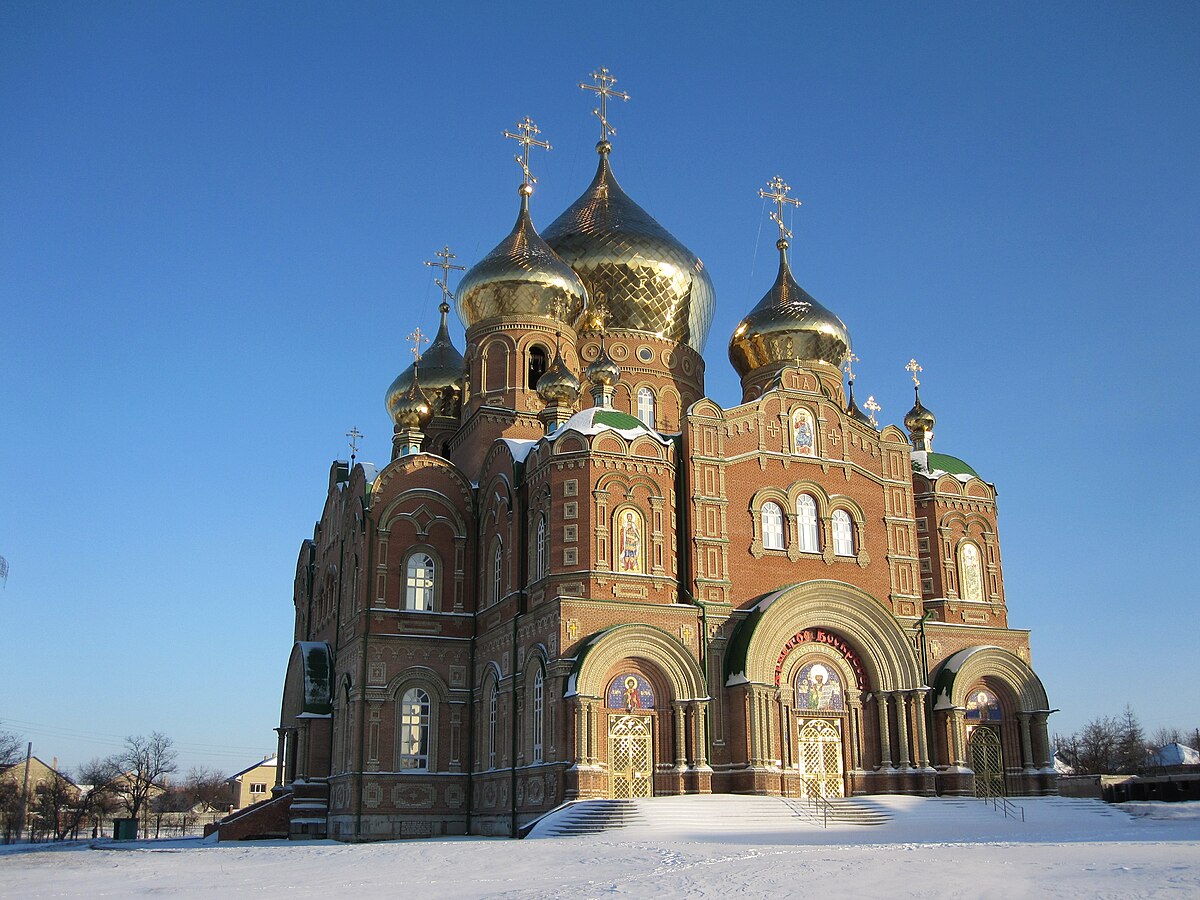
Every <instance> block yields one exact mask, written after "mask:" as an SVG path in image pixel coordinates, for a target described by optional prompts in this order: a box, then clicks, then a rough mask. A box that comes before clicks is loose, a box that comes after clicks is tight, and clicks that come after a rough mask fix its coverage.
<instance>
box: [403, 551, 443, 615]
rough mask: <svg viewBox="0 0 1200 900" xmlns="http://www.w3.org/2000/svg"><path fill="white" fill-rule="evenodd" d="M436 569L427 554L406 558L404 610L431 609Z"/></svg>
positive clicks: (415, 554)
mask: <svg viewBox="0 0 1200 900" xmlns="http://www.w3.org/2000/svg"><path fill="white" fill-rule="evenodd" d="M436 578H437V568H436V566H435V565H434V562H433V557H432V556H430V555H429V554H428V553H414V554H413V555H412V556H410V557H409V558H408V565H407V566H406V567H405V573H404V608H405V609H414V610H429V609H433V588H434V584H435V581H436Z"/></svg>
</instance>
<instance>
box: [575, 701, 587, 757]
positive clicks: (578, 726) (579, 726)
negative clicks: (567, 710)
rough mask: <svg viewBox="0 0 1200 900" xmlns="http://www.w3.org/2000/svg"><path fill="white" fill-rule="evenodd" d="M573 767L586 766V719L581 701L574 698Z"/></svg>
mask: <svg viewBox="0 0 1200 900" xmlns="http://www.w3.org/2000/svg"><path fill="white" fill-rule="evenodd" d="M574 706H575V765H576V766H586V765H587V718H586V714H585V712H584V707H583V701H582V700H580V699H579V698H578V697H576V698H575V703H574Z"/></svg>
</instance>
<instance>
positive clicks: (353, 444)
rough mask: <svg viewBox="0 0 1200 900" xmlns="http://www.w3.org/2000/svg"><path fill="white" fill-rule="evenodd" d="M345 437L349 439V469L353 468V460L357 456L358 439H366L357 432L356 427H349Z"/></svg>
mask: <svg viewBox="0 0 1200 900" xmlns="http://www.w3.org/2000/svg"><path fill="white" fill-rule="evenodd" d="M346 437H348V438H350V468H352V469H353V468H354V458H355V457H356V456H358V439H359V438H361V437H366V435H365V434H363V433H362V432H361V431H359V430H358V426H357V425H352V426H350V430H349V431H347V432H346Z"/></svg>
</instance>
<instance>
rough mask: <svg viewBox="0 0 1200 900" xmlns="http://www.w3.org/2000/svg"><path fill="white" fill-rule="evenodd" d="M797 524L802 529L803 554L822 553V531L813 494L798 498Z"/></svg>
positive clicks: (801, 545)
mask: <svg viewBox="0 0 1200 900" xmlns="http://www.w3.org/2000/svg"><path fill="white" fill-rule="evenodd" d="M796 523H797V525H798V526H799V529H800V545H799V550H800V552H801V553H820V552H821V529H820V523H819V521H818V519H817V500H816V498H815V497H813V495H812V494H801V495H800V496H799V497H797V498H796Z"/></svg>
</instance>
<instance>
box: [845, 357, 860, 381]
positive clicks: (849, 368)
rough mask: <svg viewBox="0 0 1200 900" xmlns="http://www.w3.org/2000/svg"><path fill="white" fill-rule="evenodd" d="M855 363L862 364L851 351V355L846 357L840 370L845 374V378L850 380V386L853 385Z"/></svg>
mask: <svg viewBox="0 0 1200 900" xmlns="http://www.w3.org/2000/svg"><path fill="white" fill-rule="evenodd" d="M856 362H862V360H861V359H859V358H858V356H856V355H855V354H854V352H853V351H851V353H850V354H849V355H848V356H847V357H846V362H845V364H844V365H843V366H842V370H843V371H844V372H845V373H846V377H847V378H848V379H850V383H851V384H854V364H855V363H856Z"/></svg>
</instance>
